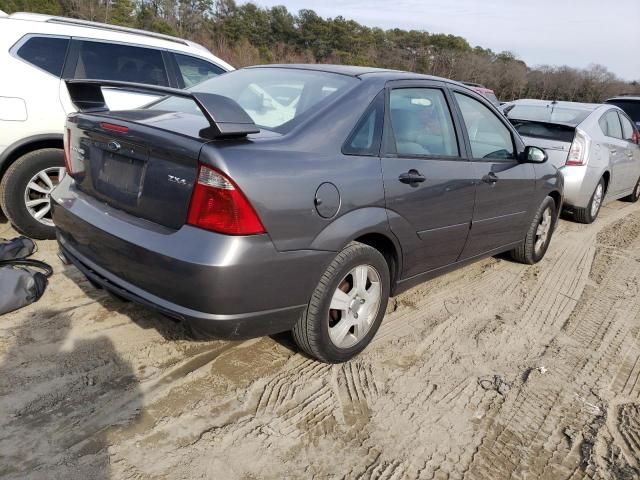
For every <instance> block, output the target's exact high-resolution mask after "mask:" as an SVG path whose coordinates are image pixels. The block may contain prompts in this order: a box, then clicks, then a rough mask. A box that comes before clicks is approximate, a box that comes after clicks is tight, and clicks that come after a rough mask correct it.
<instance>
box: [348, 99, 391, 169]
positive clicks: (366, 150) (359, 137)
mask: <svg viewBox="0 0 640 480" xmlns="http://www.w3.org/2000/svg"><path fill="white" fill-rule="evenodd" d="M383 117H384V92H381V93H380V94H379V95H378V96H377V97H376V98H375V100H374V101H373V103H372V104H371V106H370V107H369V108H368V109H367V111H366V112H365V114H364V115H363V116H362V118H361V119H360V121H359V122H358V124H357V125H356V128H355V129H354V130H353V133H352V134H351V136H350V137H349V139H348V140H347V142H346V144H345V146H344V147H343V149H342V153H344V154H345V155H363V156H377V155H378V154H379V153H380V143H381V141H382V121H383Z"/></svg>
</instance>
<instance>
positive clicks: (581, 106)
mask: <svg viewBox="0 0 640 480" xmlns="http://www.w3.org/2000/svg"><path fill="white" fill-rule="evenodd" d="M512 104H515V105H531V106H547V105H551V104H553V106H554V107H558V108H567V109H571V110H586V111H589V112H593V111H595V110H597V109H598V108H600V107H602V106H603V104H602V103H580V102H565V101H557V100H536V99H533V98H521V99H518V100H514V101H512V102H509V105H512Z"/></svg>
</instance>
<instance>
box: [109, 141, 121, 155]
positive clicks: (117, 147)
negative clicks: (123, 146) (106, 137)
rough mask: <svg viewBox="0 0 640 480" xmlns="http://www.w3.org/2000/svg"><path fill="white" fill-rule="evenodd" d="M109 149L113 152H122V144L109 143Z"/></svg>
mask: <svg viewBox="0 0 640 480" xmlns="http://www.w3.org/2000/svg"><path fill="white" fill-rule="evenodd" d="M107 148H108V149H109V150H111V151H112V152H117V151H118V150H120V144H119V143H118V142H116V141H115V140H112V141H111V142H109V143H107Z"/></svg>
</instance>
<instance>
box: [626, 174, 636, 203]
mask: <svg viewBox="0 0 640 480" xmlns="http://www.w3.org/2000/svg"><path fill="white" fill-rule="evenodd" d="M638 199H640V178H638V181H637V182H636V186H635V187H633V192H632V193H631V195H627V196H626V197H624V198H623V199H622V200H625V201H627V202H631V203H636V202H637V201H638Z"/></svg>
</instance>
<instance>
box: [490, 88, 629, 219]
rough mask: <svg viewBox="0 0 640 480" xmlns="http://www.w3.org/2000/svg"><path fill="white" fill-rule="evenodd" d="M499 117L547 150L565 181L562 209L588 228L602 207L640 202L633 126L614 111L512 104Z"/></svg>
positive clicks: (568, 104) (596, 106)
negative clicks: (622, 201)
mask: <svg viewBox="0 0 640 480" xmlns="http://www.w3.org/2000/svg"><path fill="white" fill-rule="evenodd" d="M502 109H503V112H504V113H505V115H506V116H507V117H508V118H509V120H510V121H511V123H513V125H514V126H515V127H516V130H518V132H519V133H520V135H521V136H522V138H523V140H524V141H525V143H528V144H532V145H539V146H542V147H544V148H545V149H546V151H547V153H548V155H549V161H550V163H552V164H553V165H555V166H556V167H558V168H559V169H560V171H561V172H562V174H563V176H564V185H565V186H564V195H565V208H566V209H567V210H569V211H571V212H573V214H574V218H575V219H576V220H577V221H579V222H582V223H591V222H593V221H594V220H595V219H596V217H597V216H598V212H599V211H600V207H601V206H602V204H603V203H605V202H607V201H611V200H616V199H619V198H627V199H628V200H630V201H633V202H635V201H637V200H638V198H640V147H639V146H638V139H639V137H638V131H637V129H636V126H635V125H634V123H633V122H632V121H631V119H630V118H629V117H628V116H627V114H626V113H625V112H624V111H622V110H621V109H620V108H618V107H615V106H613V105H601V104H586V103H575V102H555V101H554V102H549V101H546V100H528V99H523V100H516V101H514V102H511V103H508V104H505V105H503V107H502Z"/></svg>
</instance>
